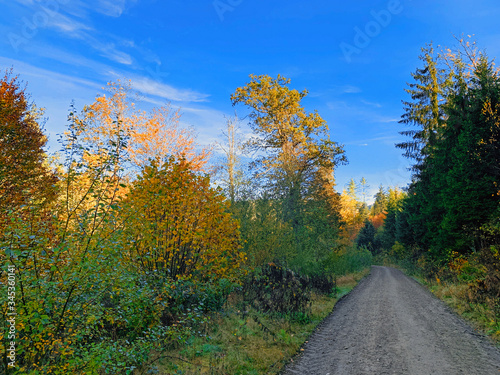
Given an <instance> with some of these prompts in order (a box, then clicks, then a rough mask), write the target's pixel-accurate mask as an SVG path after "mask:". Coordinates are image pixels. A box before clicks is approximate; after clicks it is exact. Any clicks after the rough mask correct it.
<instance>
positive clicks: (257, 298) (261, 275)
mask: <svg viewBox="0 0 500 375" xmlns="http://www.w3.org/2000/svg"><path fill="white" fill-rule="evenodd" d="M308 283H309V282H308V280H307V279H306V278H305V277H302V276H300V275H298V274H296V273H295V272H293V271H291V270H290V269H287V268H285V267H282V266H280V265H276V264H274V263H269V264H267V265H265V266H263V267H261V269H260V270H256V271H255V272H254V273H253V274H251V275H250V277H249V278H248V279H247V280H246V281H245V283H244V285H243V296H244V301H246V302H247V303H250V304H251V305H253V307H255V308H256V309H257V310H259V311H263V312H278V313H290V312H304V311H305V310H306V307H307V306H308V304H309V301H310V299H311V293H310V288H308V287H307V284H308Z"/></svg>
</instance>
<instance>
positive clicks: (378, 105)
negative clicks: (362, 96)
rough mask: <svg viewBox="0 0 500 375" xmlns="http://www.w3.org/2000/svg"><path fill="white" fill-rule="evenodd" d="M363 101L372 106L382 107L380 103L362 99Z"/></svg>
mask: <svg viewBox="0 0 500 375" xmlns="http://www.w3.org/2000/svg"><path fill="white" fill-rule="evenodd" d="M361 103H363V104H366V105H369V106H370V107H375V108H382V105H381V104H380V103H375V102H369V101H368V100H361Z"/></svg>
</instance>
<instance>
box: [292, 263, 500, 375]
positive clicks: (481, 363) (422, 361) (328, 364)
mask: <svg viewBox="0 0 500 375" xmlns="http://www.w3.org/2000/svg"><path fill="white" fill-rule="evenodd" d="M303 348H304V351H303V352H302V354H301V355H300V357H296V358H294V359H293V360H294V362H293V363H290V364H289V365H288V367H286V368H285V370H284V371H283V374H285V375H291V374H300V375H307V374H311V375H312V374H314V375H334V374H342V375H350V374H352V375H364V374H366V375H381V374H411V375H420V374H422V375H424V374H425V375H441V374H443V375H454V374H464V375H473V374H474V375H475V374H477V375H490V374H491V375H493V374H496V375H500V352H499V351H498V350H497V349H496V348H495V347H494V345H492V344H491V342H490V341H489V339H487V338H486V337H484V336H482V335H480V334H478V333H477V332H475V331H474V330H473V329H472V328H471V327H470V326H469V325H468V324H467V323H466V322H465V321H463V320H462V319H461V318H459V317H458V316H457V315H455V314H454V313H453V312H452V311H451V310H450V309H449V308H448V307H447V306H446V305H445V304H444V303H443V302H441V301H439V300H438V299H437V298H436V297H434V296H433V295H432V294H431V293H430V292H428V291H427V290H426V289H425V288H424V287H423V286H421V285H419V284H418V283H417V282H416V281H414V280H412V279H410V278H409V277H407V276H405V275H404V274H403V273H402V272H401V271H399V270H396V269H393V268H389V267H378V266H373V267H372V270H371V273H370V274H369V275H368V276H367V277H366V278H364V279H363V280H362V281H361V282H360V283H359V284H358V285H357V286H356V288H355V289H353V290H352V291H351V293H350V294H349V295H347V296H346V297H345V298H343V299H341V300H340V301H339V302H338V303H337V306H336V307H335V309H334V311H333V313H332V314H331V315H330V316H329V317H328V318H326V320H325V321H324V322H323V323H321V325H320V327H318V329H317V330H316V331H315V333H314V334H313V335H312V336H311V337H310V339H309V342H308V343H307V344H306V345H305V346H304V347H303Z"/></svg>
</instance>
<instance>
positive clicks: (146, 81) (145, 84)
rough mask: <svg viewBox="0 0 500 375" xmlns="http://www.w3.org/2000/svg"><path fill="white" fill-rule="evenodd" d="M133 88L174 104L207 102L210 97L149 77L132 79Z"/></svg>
mask: <svg viewBox="0 0 500 375" xmlns="http://www.w3.org/2000/svg"><path fill="white" fill-rule="evenodd" d="M132 87H133V88H134V89H135V90H137V91H139V92H142V93H144V94H147V95H152V96H156V97H159V98H162V99H165V100H171V101H174V102H205V101H207V98H208V97H209V95H207V94H202V93H199V92H196V91H193V90H189V89H177V88H175V87H173V86H170V85H168V84H165V83H161V82H158V81H154V80H152V79H150V78H147V77H137V78H132Z"/></svg>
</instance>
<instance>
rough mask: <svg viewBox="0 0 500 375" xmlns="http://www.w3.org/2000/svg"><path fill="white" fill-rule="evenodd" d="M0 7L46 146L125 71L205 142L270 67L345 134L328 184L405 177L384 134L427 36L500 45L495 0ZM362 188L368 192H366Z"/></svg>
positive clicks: (63, 1)
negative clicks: (40, 112) (340, 162)
mask: <svg viewBox="0 0 500 375" xmlns="http://www.w3.org/2000/svg"><path fill="white" fill-rule="evenodd" d="M1 7H2V11H1V12H0V32H1V33H2V35H4V36H5V37H4V38H2V40H1V41H0V66H2V67H3V68H10V67H13V68H14V71H15V72H16V73H19V74H20V78H21V79H22V80H24V81H25V82H28V92H31V93H32V97H33V100H34V101H35V102H36V103H37V105H38V106H40V107H45V108H46V109H47V111H46V115H47V117H48V121H47V123H46V126H45V131H46V132H47V134H48V136H49V142H48V145H49V147H50V150H51V151H55V150H57V149H58V144H57V142H56V140H57V134H59V133H62V132H63V131H64V127H65V125H66V117H67V114H68V109H69V105H70V103H71V101H72V100H74V101H75V104H76V108H81V107H82V106H83V105H85V104H90V103H92V102H93V100H94V98H95V96H96V95H97V94H100V93H102V87H104V86H105V85H106V83H107V82H109V81H115V80H117V79H124V80H128V79H130V80H131V83H132V87H133V88H134V89H135V90H136V91H138V92H139V94H140V95H139V98H140V104H139V105H140V106H141V107H144V109H150V108H152V107H153V106H159V105H162V104H165V102H167V101H169V102H171V103H172V106H173V107H175V108H177V107H180V108H181V113H182V114H183V116H182V118H181V122H182V123H183V124H185V125H189V126H193V127H194V128H195V130H196V132H197V133H198V142H200V143H201V144H202V145H206V144H210V143H214V142H215V141H216V140H217V139H218V138H219V137H220V132H221V130H222V129H223V128H224V126H225V119H224V116H225V115H226V116H230V115H233V114H234V110H235V109H236V110H237V112H238V116H239V117H240V118H242V119H243V120H242V121H243V126H242V129H243V131H245V132H250V129H249V128H248V127H247V126H246V125H245V124H246V122H247V119H245V116H246V115H247V114H248V113H245V111H246V109H245V108H243V107H241V106H237V107H236V108H233V107H232V105H231V100H230V95H231V93H233V92H234V90H235V89H236V88H237V87H241V86H244V85H245V84H246V83H247V82H249V80H250V79H249V74H267V75H270V76H274V77H276V76H277V75H278V74H281V75H283V76H285V77H287V78H290V79H291V83H290V87H291V88H294V89H297V90H299V91H302V90H304V89H307V90H308V91H309V94H308V95H307V97H306V98H305V99H304V103H303V105H304V106H305V108H306V110H307V111H309V112H311V111H313V110H317V111H318V113H319V114H320V115H321V116H322V117H323V118H324V119H325V120H326V121H327V123H328V126H329V129H330V137H331V139H332V140H334V141H336V142H339V143H340V144H344V145H345V150H346V156H347V158H348V159H349V165H347V166H341V167H339V168H338V169H337V170H336V178H337V184H338V185H337V189H338V190H342V188H344V186H345V185H346V184H347V183H348V181H349V180H350V178H351V177H352V178H354V179H355V180H356V181H359V180H361V177H363V176H364V177H365V178H366V180H367V181H368V184H369V185H370V194H369V196H372V195H373V194H375V193H376V190H377V189H378V186H379V185H380V184H384V185H385V186H388V185H392V186H394V185H399V186H401V187H404V186H406V184H407V182H408V180H409V175H410V174H409V172H408V171H407V168H408V166H409V161H408V160H407V159H404V158H403V157H402V156H401V151H400V150H398V149H396V148H395V147H394V144H395V143H399V142H401V141H402V137H401V136H400V135H399V134H398V131H400V130H402V128H403V126H402V125H401V124H398V123H397V122H398V120H399V119H400V116H401V114H402V104H401V100H404V99H407V98H406V96H405V93H404V89H405V87H406V82H409V81H411V76H410V73H411V72H413V71H415V69H416V68H417V67H419V66H420V65H421V62H420V60H419V59H418V56H419V54H420V49H421V47H423V46H424V45H425V44H426V43H429V42H431V41H433V42H434V45H435V47H436V50H439V49H440V48H441V47H438V45H440V46H447V47H453V46H454V45H455V44H456V40H455V39H454V36H461V35H462V34H464V35H471V34H474V38H475V39H477V41H478V44H479V46H480V47H481V48H484V49H485V50H486V51H487V53H488V54H489V55H490V56H492V57H494V56H498V55H499V52H500V44H499V43H498V31H497V30H498V26H497V25H498V17H499V15H500V5H498V2H497V1H495V0H484V1H476V2H474V3H471V2H470V1H465V0H458V1H457V0H454V1H451V0H445V1H439V2H435V1H412V0H388V1H387V0H386V1H370V2H338V1H325V0H322V1H321V0H312V1H309V2H304V1H298V0H292V1H290V0H289V1H284V0H278V1H272V2H270V1H264V0H254V1H249V0H194V1H182V0H169V1H155V0H147V1H140V0H118V1H111V0H89V1H82V0H72V1H69V0H14V1H10V2H3V3H2V5H1ZM370 201H372V199H370Z"/></svg>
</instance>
